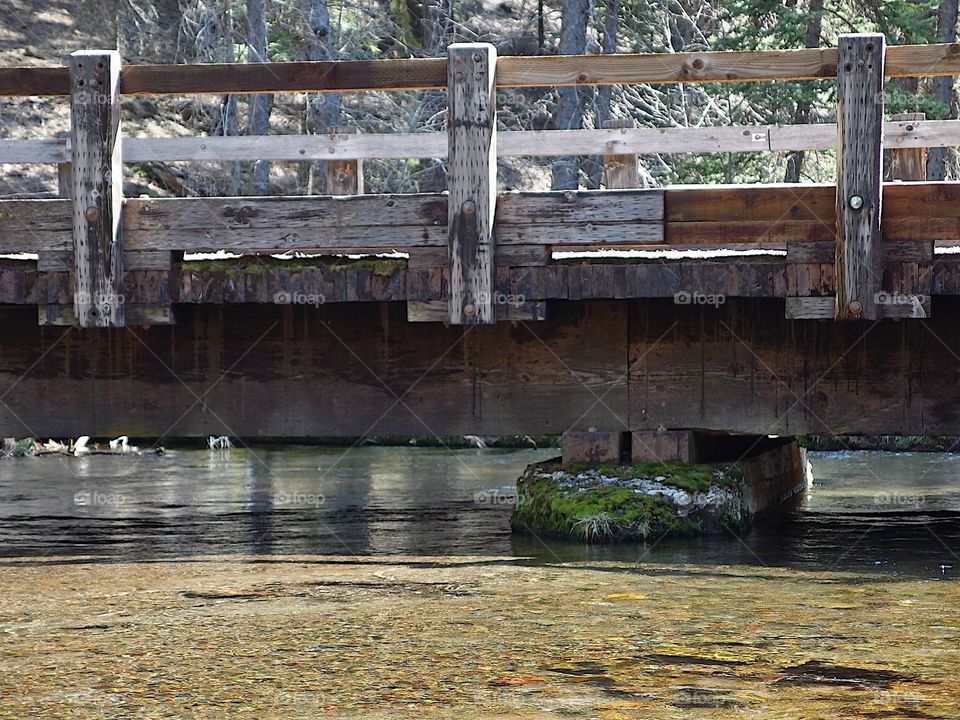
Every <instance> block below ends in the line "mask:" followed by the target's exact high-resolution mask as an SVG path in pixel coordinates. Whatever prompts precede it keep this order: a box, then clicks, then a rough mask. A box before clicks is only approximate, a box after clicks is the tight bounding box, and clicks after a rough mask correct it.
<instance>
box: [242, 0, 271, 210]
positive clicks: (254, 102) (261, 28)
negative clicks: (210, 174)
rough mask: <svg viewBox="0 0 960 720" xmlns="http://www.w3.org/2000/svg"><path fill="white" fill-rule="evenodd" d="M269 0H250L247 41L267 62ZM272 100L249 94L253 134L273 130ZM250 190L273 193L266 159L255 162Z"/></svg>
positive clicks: (255, 55) (257, 58)
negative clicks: (266, 4)
mask: <svg viewBox="0 0 960 720" xmlns="http://www.w3.org/2000/svg"><path fill="white" fill-rule="evenodd" d="M266 2H268V0H247V24H248V37H247V41H248V44H249V46H250V53H251V56H252V57H251V59H252V60H253V61H254V62H266V61H267V17H266V8H265V7H264V5H265V3H266ZM271 101H272V98H271V96H270V95H251V96H250V132H249V134H250V135H267V134H268V133H269V132H270V106H271V104H272V103H271ZM250 191H251V193H252V194H253V195H267V194H268V193H269V192H270V163H269V162H267V161H266V160H257V161H256V162H255V163H254V164H253V176H252V178H251V183H250Z"/></svg>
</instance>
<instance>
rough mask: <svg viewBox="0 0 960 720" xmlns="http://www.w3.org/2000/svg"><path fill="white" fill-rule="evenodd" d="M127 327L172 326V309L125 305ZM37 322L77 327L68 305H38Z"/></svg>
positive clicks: (75, 319) (75, 317)
mask: <svg viewBox="0 0 960 720" xmlns="http://www.w3.org/2000/svg"><path fill="white" fill-rule="evenodd" d="M124 311H125V319H126V325H127V327H149V326H151V325H173V324H174V315H173V309H172V308H170V307H169V306H167V307H162V306H158V305H125V306H124ZM37 321H38V324H39V325H48V326H49V325H53V326H71V325H77V324H78V323H77V316H76V314H75V313H74V310H73V308H72V307H71V306H70V305H38V306H37Z"/></svg>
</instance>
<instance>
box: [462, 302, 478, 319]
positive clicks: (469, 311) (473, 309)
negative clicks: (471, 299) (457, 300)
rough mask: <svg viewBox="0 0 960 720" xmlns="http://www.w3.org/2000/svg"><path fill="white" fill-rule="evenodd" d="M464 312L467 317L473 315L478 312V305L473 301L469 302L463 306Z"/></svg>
mask: <svg viewBox="0 0 960 720" xmlns="http://www.w3.org/2000/svg"><path fill="white" fill-rule="evenodd" d="M463 314H464V315H466V316H467V317H473V316H474V315H476V314H477V306H476V305H474V304H473V303H467V304H466V305H464V306H463Z"/></svg>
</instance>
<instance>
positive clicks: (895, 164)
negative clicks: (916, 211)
mask: <svg viewBox="0 0 960 720" xmlns="http://www.w3.org/2000/svg"><path fill="white" fill-rule="evenodd" d="M926 118H927V116H926V114H924V113H922V112H921V113H899V114H897V115H894V116H893V119H894V120H895V121H897V122H898V123H900V124H902V125H903V126H904V127H905V128H911V129H912V128H914V127H915V124H916V125H920V124H922V123H923V121H924V120H926ZM884 144H885V145H886V143H884ZM890 165H891V175H892V177H893V179H894V180H907V181H913V182H917V181H921V180H926V179H927V153H926V151H925V150H924V149H923V148H922V147H921V148H908V147H906V146H900V147H896V148H894V149H893V150H891V151H890Z"/></svg>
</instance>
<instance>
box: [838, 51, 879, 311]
mask: <svg viewBox="0 0 960 720" xmlns="http://www.w3.org/2000/svg"><path fill="white" fill-rule="evenodd" d="M837 42H838V47H839V52H840V62H839V67H838V70H837V134H838V139H837V148H838V150H837V255H836V264H835V268H836V285H837V298H836V300H837V303H836V318H837V319H838V320H850V319H859V318H863V319H864V320H877V319H879V318H880V317H881V314H880V308H879V306H878V304H877V303H876V302H875V295H876V294H877V292H878V291H879V290H880V279H881V276H880V273H881V270H880V257H881V252H882V238H881V235H880V217H881V201H882V195H881V184H882V180H883V61H884V46H885V42H886V41H885V39H884V36H883V35H881V34H879V33H875V34H874V33H858V34H849V35H841V36H840V37H839V38H838V41H837Z"/></svg>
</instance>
